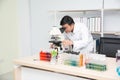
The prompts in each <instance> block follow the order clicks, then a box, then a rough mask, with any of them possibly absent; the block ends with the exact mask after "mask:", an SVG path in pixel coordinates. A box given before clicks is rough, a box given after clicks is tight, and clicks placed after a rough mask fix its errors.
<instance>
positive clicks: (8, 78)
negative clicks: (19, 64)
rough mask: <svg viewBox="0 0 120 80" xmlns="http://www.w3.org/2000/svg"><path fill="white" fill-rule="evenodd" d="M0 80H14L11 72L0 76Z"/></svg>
mask: <svg viewBox="0 0 120 80" xmlns="http://www.w3.org/2000/svg"><path fill="white" fill-rule="evenodd" d="M0 80H14V79H13V72H9V73H6V74H3V75H0Z"/></svg>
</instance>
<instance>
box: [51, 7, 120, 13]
mask: <svg viewBox="0 0 120 80" xmlns="http://www.w3.org/2000/svg"><path fill="white" fill-rule="evenodd" d="M103 10H104V11H120V8H110V9H103ZM89 11H101V9H81V10H51V11H49V12H89Z"/></svg>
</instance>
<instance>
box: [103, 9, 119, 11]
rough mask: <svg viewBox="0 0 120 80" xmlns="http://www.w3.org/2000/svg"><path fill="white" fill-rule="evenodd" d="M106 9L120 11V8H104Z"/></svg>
mask: <svg viewBox="0 0 120 80" xmlns="http://www.w3.org/2000/svg"><path fill="white" fill-rule="evenodd" d="M104 11H120V8H110V9H104Z"/></svg>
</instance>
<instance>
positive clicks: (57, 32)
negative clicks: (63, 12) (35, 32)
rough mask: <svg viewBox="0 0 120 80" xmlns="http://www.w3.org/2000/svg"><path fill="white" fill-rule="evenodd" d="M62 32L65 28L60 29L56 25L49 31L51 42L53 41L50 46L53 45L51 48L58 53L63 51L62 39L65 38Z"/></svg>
mask: <svg viewBox="0 0 120 80" xmlns="http://www.w3.org/2000/svg"><path fill="white" fill-rule="evenodd" d="M62 32H64V31H63V29H59V28H58V27H56V26H53V27H52V29H51V31H50V32H49V34H50V40H49V43H51V45H50V46H52V47H51V48H52V49H53V50H55V51H56V52H57V55H58V53H59V52H62V51H63V47H62V41H63V40H64V36H63V34H62Z"/></svg>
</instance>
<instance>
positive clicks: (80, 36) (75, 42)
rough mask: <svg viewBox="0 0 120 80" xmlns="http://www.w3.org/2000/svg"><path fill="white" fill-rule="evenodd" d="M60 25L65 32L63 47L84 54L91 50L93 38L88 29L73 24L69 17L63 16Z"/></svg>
mask: <svg viewBox="0 0 120 80" xmlns="http://www.w3.org/2000/svg"><path fill="white" fill-rule="evenodd" d="M60 25H61V26H62V28H63V29H64V30H65V31H64V33H63V34H64V37H65V40H64V41H62V44H63V46H64V47H67V46H69V49H71V48H70V46H71V47H72V50H73V51H75V52H80V53H86V52H91V51H92V50H93V38H92V35H91V34H90V32H89V30H88V28H87V27H86V26H85V25H84V24H83V23H75V22H74V20H73V19H72V18H71V17H70V16H64V17H63V18H62V20H61V21H60Z"/></svg>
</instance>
